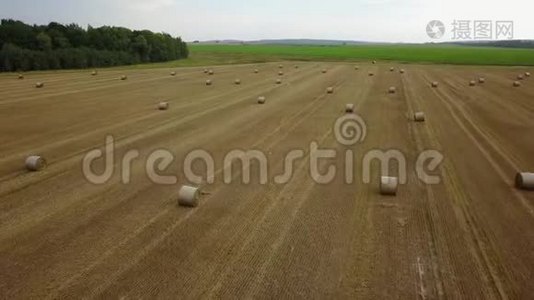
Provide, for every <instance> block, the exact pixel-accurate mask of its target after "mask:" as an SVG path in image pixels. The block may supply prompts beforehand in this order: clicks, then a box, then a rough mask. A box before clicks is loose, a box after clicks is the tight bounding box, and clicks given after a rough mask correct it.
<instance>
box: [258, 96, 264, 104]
mask: <svg viewBox="0 0 534 300" xmlns="http://www.w3.org/2000/svg"><path fill="white" fill-rule="evenodd" d="M258 104H265V97H264V96H259V97H258Z"/></svg>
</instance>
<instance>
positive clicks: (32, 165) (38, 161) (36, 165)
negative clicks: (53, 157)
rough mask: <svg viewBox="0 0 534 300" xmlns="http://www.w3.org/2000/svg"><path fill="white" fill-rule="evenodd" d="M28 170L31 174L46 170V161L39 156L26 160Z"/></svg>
mask: <svg viewBox="0 0 534 300" xmlns="http://www.w3.org/2000/svg"><path fill="white" fill-rule="evenodd" d="M25 165H26V169H27V170H28V171H31V172H37V171H41V170H42V169H44V168H46V160H45V159H44V158H42V157H41V156H38V155H32V156H29V157H28V158H26V163H25Z"/></svg>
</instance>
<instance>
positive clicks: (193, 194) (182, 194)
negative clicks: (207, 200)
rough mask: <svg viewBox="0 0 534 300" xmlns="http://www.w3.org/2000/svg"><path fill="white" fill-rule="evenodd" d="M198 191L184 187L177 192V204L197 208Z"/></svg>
mask: <svg viewBox="0 0 534 300" xmlns="http://www.w3.org/2000/svg"><path fill="white" fill-rule="evenodd" d="M199 197H200V190H199V189H198V188H195V187H192V186H187V185H184V186H182V188H181V189H180V191H179V192H178V204H179V205H180V206H186V207H197V206H198V198H199Z"/></svg>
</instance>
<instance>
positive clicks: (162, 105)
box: [158, 101, 169, 110]
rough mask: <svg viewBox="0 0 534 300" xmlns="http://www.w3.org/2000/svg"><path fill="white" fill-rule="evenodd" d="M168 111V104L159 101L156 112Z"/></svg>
mask: <svg viewBox="0 0 534 300" xmlns="http://www.w3.org/2000/svg"><path fill="white" fill-rule="evenodd" d="M167 109H169V102H167V101H161V102H160V103H158V110H167Z"/></svg>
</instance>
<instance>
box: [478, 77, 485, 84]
mask: <svg viewBox="0 0 534 300" xmlns="http://www.w3.org/2000/svg"><path fill="white" fill-rule="evenodd" d="M484 82H486V78H484V77H480V78H479V79H478V83H484Z"/></svg>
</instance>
